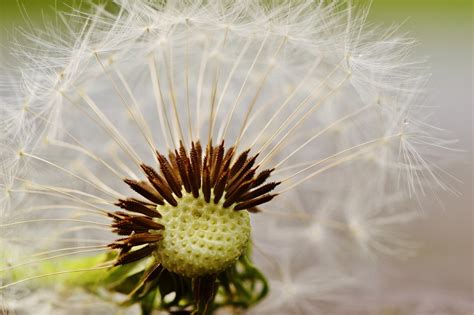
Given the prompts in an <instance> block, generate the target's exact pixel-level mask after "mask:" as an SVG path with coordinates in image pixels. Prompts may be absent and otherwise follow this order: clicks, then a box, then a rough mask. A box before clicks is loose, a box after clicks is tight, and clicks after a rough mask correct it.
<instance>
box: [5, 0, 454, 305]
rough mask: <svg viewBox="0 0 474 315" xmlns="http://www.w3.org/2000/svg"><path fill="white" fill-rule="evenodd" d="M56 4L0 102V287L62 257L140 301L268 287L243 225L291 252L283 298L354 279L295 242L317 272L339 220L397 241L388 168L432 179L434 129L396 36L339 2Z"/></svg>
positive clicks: (397, 194)
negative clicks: (300, 259)
mask: <svg viewBox="0 0 474 315" xmlns="http://www.w3.org/2000/svg"><path fill="white" fill-rule="evenodd" d="M59 17H61V19H62V20H63V22H64V25H63V27H62V28H61V30H60V31H57V32H56V31H54V29H53V28H48V29H47V30H46V31H45V32H36V33H35V34H34V35H27V36H28V37H27V38H28V39H29V40H30V44H31V45H30V47H28V48H24V45H22V46H20V47H19V49H18V52H17V53H18V55H19V56H20V59H22V64H23V65H22V66H21V68H20V70H19V71H18V75H19V76H20V77H21V79H20V80H19V82H18V83H16V84H14V85H13V87H14V91H15V93H13V94H14V96H8V98H5V99H4V100H2V102H1V107H0V110H1V113H2V117H5V119H4V120H3V121H2V123H1V124H2V125H1V129H2V130H4V131H5V132H4V133H3V135H2V138H1V139H0V140H1V148H2V149H1V150H2V151H1V155H2V169H3V174H5V176H4V179H3V181H4V182H2V186H1V187H2V188H3V191H4V196H5V197H4V198H3V200H4V202H3V204H4V207H3V209H2V213H5V218H4V219H3V221H4V223H3V224H2V225H1V226H2V228H3V229H4V230H5V232H4V235H2V238H3V239H4V242H5V248H8V249H7V250H8V251H11V252H9V253H13V250H15V251H17V254H15V255H9V256H10V257H8V258H7V264H4V265H5V266H4V267H3V270H2V272H3V274H6V275H7V276H6V277H3V278H4V281H6V284H5V285H3V286H2V287H0V288H1V289H3V290H7V289H9V288H13V287H15V285H20V284H27V283H28V280H31V281H32V280H39V279H43V278H45V277H46V276H50V277H51V276H58V275H68V276H67V277H65V278H64V279H63V281H62V282H61V283H62V285H63V286H66V287H69V286H73V287H74V286H76V287H77V286H78V287H84V288H86V289H87V290H89V291H90V292H93V293H94V294H95V295H101V294H102V291H101V290H102V289H104V288H105V289H107V290H108V291H110V292H115V293H120V294H123V295H125V297H126V299H125V300H122V303H123V304H133V303H140V304H141V307H142V310H143V312H144V313H146V312H151V310H152V309H155V308H158V309H166V310H168V311H186V312H191V311H193V310H194V311H196V312H198V313H206V312H212V311H214V310H216V309H218V308H220V307H228V306H231V305H233V306H235V307H242V308H249V307H251V306H253V305H254V304H257V303H258V302H259V301H260V300H261V299H263V298H264V297H265V295H266V294H267V291H268V287H267V281H266V280H265V278H264V277H263V275H262V273H261V272H260V271H259V270H258V269H257V268H256V267H255V265H254V264H253V263H252V262H251V261H250V257H251V256H252V255H251V246H250V235H251V233H252V235H255V237H254V239H255V240H262V243H263V244H265V243H271V241H272V240H273V241H277V242H276V243H273V244H267V246H266V248H265V249H264V250H263V252H270V253H269V254H270V256H272V257H274V258H273V259H276V260H278V261H280V262H283V261H284V262H285V264H284V265H286V267H288V268H286V269H284V270H283V271H284V272H283V275H284V276H283V278H282V279H280V280H281V281H280V280H278V278H271V279H270V284H272V283H279V281H280V282H281V283H283V284H284V285H285V286H284V287H285V288H287V287H288V288H290V287H291V289H288V290H290V291H291V293H292V294H286V295H285V299H281V295H278V294H277V295H276V298H277V299H278V301H279V303H285V304H286V305H287V306H288V307H289V309H291V308H292V306H295V307H294V308H293V310H296V311H297V312H300V311H301V310H307V309H308V305H312V304H311V303H316V301H318V300H320V298H321V297H322V296H323V295H324V296H326V294H328V296H331V297H337V295H335V296H332V295H331V294H330V293H326V292H325V291H326V290H325V288H328V290H329V291H331V290H334V289H337V288H338V287H342V286H345V285H346V284H347V283H348V282H352V281H335V280H334V279H337V278H338V277H337V276H330V277H329V276H328V277H319V273H320V272H321V271H320V270H323V269H321V268H309V269H308V271H307V272H306V271H305V272H301V273H300V275H299V276H294V277H292V276H290V275H289V274H290V273H289V269H291V268H290V267H291V266H292V264H291V263H288V261H289V259H287V258H288V256H294V255H295V253H294V248H295V246H301V247H300V248H301V249H305V250H307V251H304V252H303V253H306V255H305V256H307V257H306V258H305V260H304V261H306V263H307V264H316V263H321V265H322V266H326V267H327V268H330V270H331V274H333V273H334V272H336V273H337V272H341V273H343V269H344V268H341V269H340V270H338V269H336V268H335V267H334V265H332V266H331V264H328V263H327V261H331V260H332V258H333V256H335V257H336V256H337V255H336V254H335V253H336V252H340V248H343V247H345V246H348V245H347V242H346V239H347V237H348V236H349V239H350V240H355V242H354V243H355V244H357V246H360V248H362V249H363V250H364V251H365V252H369V253H370V254H372V252H378V251H382V252H386V253H399V251H398V250H397V249H396V248H395V249H393V248H392V247H397V246H398V245H400V243H401V242H398V241H397V240H396V239H394V238H393V234H392V233H391V232H387V229H386V227H387V225H392V224H398V223H403V221H405V220H408V219H411V218H412V216H411V215H405V214H394V213H395V210H394V209H393V207H392V206H393V205H395V203H394V202H393V201H395V200H399V199H402V200H403V199H404V198H405V197H406V195H404V191H403V188H402V186H404V185H399V186H397V185H396V183H397V180H398V182H400V183H403V182H407V183H408V185H406V186H407V188H408V189H407V191H408V193H411V194H415V195H416V192H417V191H421V190H423V189H425V187H426V186H425V177H423V176H426V174H427V176H426V177H427V178H428V179H432V180H433V179H434V180H435V181H437V182H439V183H441V181H439V180H438V177H437V174H436V173H435V171H436V170H437V169H436V168H435V167H434V166H432V164H431V163H430V162H429V161H428V160H427V159H426V157H425V156H424V155H421V153H420V152H422V151H421V150H423V147H427V148H428V149H429V148H433V147H436V146H439V145H441V144H442V143H441V142H439V140H437V139H435V138H434V137H433V136H431V134H430V131H431V130H430V127H429V126H428V125H427V123H425V122H424V118H425V117H423V116H421V117H420V114H421V115H423V113H422V112H420V111H419V105H420V91H421V89H422V86H423V84H424V82H425V80H426V77H424V76H423V75H420V74H418V71H417V69H416V67H415V66H414V63H413V62H412V61H411V59H410V56H409V51H410V49H411V47H412V44H413V42H412V41H411V40H408V39H406V38H403V37H397V36H395V35H393V30H389V31H387V32H380V31H378V30H374V29H372V30H371V29H368V28H366V26H365V19H366V13H365V12H362V13H358V14H357V12H356V11H355V10H354V8H352V6H351V5H350V4H347V3H342V4H340V3H337V2H334V3H332V4H326V3H324V2H320V3H315V2H313V1H300V2H297V3H292V2H288V3H286V2H285V3H280V4H271V5H270V4H265V3H262V2H260V1H215V2H205V1H203V2H187V1H169V2H164V3H160V4H156V3H148V2H146V1H131V0H120V1H117V2H116V7H114V8H113V9H112V10H105V8H104V7H101V6H97V7H96V8H95V11H94V12H93V13H85V12H74V13H73V14H70V15H65V14H60V15H59ZM3 156H4V158H3ZM426 156H427V155H426ZM400 178H402V179H403V180H399V179H400ZM441 185H443V184H441ZM443 187H445V188H449V187H447V186H443ZM331 208H333V209H334V208H336V209H340V211H333V213H331V214H330V213H329V212H327V211H326V209H331ZM252 212H261V213H258V214H255V215H254V214H253V213H252ZM249 213H250V214H249ZM258 216H262V217H265V218H267V217H268V216H270V217H273V216H274V217H280V218H285V219H284V220H277V221H274V220H276V219H275V218H273V219H261V220H264V221H265V222H261V223H260V224H252V227H251V224H250V220H259V219H258ZM253 217H257V218H255V219H254V218H253ZM301 217H302V218H303V220H298V218H301ZM307 226H308V227H307ZM290 231H291V232H290ZM334 231H335V232H337V233H342V234H343V236H342V237H340V236H338V237H337V238H336V239H340V240H341V241H337V242H334V244H332V242H327V241H325V239H326V237H327V236H329V235H331V234H332V233H334ZM262 232H264V233H262ZM308 233H313V234H312V235H313V237H310V236H308ZM387 233H388V234H387ZM265 239H266V240H265ZM268 239H270V240H268ZM343 239H344V240H343ZM296 241H298V243H296ZM311 242H313V243H311ZM314 242H316V243H318V242H319V243H320V244H324V247H325V248H324V250H323V251H321V252H322V253H324V255H322V257H317V258H316V257H312V256H313V255H312V254H311V251H312V250H313V249H314V248H315V246H316V245H315V244H314ZM258 244H259V243H258V242H256V245H255V247H258V246H259V245H258ZM295 244H298V245H295ZM339 245H340V246H342V247H338V246H339ZM349 246H353V245H352V244H351V245H349ZM95 252H103V254H102V255H99V256H92V258H91V257H86V258H84V259H82V260H81V259H76V258H69V256H71V257H75V255H80V254H87V253H89V254H90V253H95ZM28 257H29V258H28ZM8 264H11V266H10V265H8ZM56 264H59V268H58V265H56ZM25 266H31V267H32V269H31V270H28V269H25ZM328 266H329V267H328ZM302 270H303V269H302ZM28 271H31V274H29V272H28ZM299 271H301V270H299ZM301 275H302V276H301ZM341 277H342V276H341ZM323 278H324V279H323ZM326 278H327V279H326ZM46 279H47V278H46ZM318 279H323V280H318ZM344 279H346V278H344ZM46 281H47V280H46ZM295 281H302V282H300V283H298V282H297V283H296V284H295ZM318 281H321V283H322V282H324V283H325V284H324V290H323V289H322V290H321V292H323V291H324V294H323V293H321V296H318V295H317V294H318V293H317V292H316V291H315V290H314V288H315V287H317V286H318ZM305 282H308V283H309V284H305ZM177 284H179V285H177ZM44 285H45V282H43V283H42V284H41V286H44ZM276 286H279V285H278V284H277V285H276ZM270 290H271V287H270ZM288 290H286V291H285V293H288V292H289V291H288ZM270 292H272V291H270ZM274 292H275V291H274ZM270 294H272V293H270ZM271 297H272V295H270V299H269V300H267V301H272V300H271ZM330 300H337V298H334V299H330ZM273 301H275V300H273ZM337 301H338V300H337ZM299 303H302V304H299ZM308 303H309V304H308ZM270 304H272V305H280V304H278V303H270ZM303 304H304V305H305V306H303Z"/></svg>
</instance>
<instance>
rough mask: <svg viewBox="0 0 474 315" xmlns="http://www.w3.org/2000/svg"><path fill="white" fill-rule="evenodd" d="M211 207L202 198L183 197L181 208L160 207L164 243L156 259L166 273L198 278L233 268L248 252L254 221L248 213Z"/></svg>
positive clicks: (185, 195)
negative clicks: (251, 224) (251, 226)
mask: <svg viewBox="0 0 474 315" xmlns="http://www.w3.org/2000/svg"><path fill="white" fill-rule="evenodd" d="M222 204H223V200H221V201H220V202H219V203H218V204H214V203H213V202H212V198H211V202H210V203H207V202H206V201H205V200H204V197H202V194H201V195H200V196H199V197H198V198H194V196H193V195H192V194H187V193H185V194H183V197H182V198H180V199H178V206H176V207H173V206H171V205H168V204H166V205H164V206H158V207H157V210H158V211H159V212H160V213H161V215H162V218H160V219H156V221H157V222H159V223H161V224H163V225H164V226H165V229H164V230H163V231H161V232H160V233H162V235H163V239H162V240H161V241H160V242H159V243H158V247H157V250H156V251H155V257H156V258H157V260H158V261H159V262H160V263H161V264H162V265H163V267H165V268H166V269H168V270H170V271H172V272H175V273H177V274H180V275H183V276H186V277H191V278H196V277H200V276H204V275H208V274H214V273H219V272H221V271H223V270H225V269H226V268H228V267H230V266H231V265H232V264H233V263H234V262H235V261H236V260H237V259H238V258H239V257H240V256H241V255H242V253H243V252H244V250H245V249H246V248H247V245H248V242H249V239H250V218H249V213H248V212H247V211H246V210H242V211H234V210H233V207H229V208H224V207H223V205H222Z"/></svg>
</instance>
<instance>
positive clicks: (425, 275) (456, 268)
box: [0, 0, 474, 315]
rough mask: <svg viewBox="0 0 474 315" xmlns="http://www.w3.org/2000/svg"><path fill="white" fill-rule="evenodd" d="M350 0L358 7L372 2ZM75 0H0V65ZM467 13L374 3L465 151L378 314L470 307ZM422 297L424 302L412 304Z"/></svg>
mask: <svg viewBox="0 0 474 315" xmlns="http://www.w3.org/2000/svg"><path fill="white" fill-rule="evenodd" d="M353 2H354V3H355V4H356V5H359V4H360V5H361V6H363V5H366V4H367V3H368V2H369V1H357V0H354V1H353ZM77 3H78V1H75V3H74V1H72V0H69V1H66V0H56V1H54V0H18V1H17V0H0V63H2V64H5V63H4V62H5V60H6V58H7V56H6V51H7V50H8V46H9V44H8V43H9V41H11V40H13V39H14V37H15V36H14V30H15V28H17V27H19V26H24V25H27V24H28V23H29V22H28V23H27V22H26V21H27V20H28V19H31V23H32V24H35V25H39V26H40V25H41V21H42V16H46V17H47V16H48V15H50V14H51V12H52V8H54V7H57V8H59V9H65V10H70V7H71V6H74V5H77ZM472 16H473V7H472V2H471V1H470V0H373V1H372V4H371V13H370V15H369V22H371V23H376V24H384V25H386V26H390V25H392V24H400V23H402V24H401V26H400V32H405V31H407V32H409V33H410V35H411V36H413V37H415V38H416V39H417V40H418V41H419V45H418V46H417V47H416V51H415V54H416V56H418V57H420V58H427V65H428V66H429V67H430V69H431V72H432V80H431V81H430V84H429V86H428V93H427V94H428V99H427V103H428V104H430V105H432V106H433V107H435V108H436V112H435V115H434V116H433V119H432V120H433V122H434V124H435V125H437V126H439V127H441V128H443V129H446V130H448V131H449V134H447V136H448V137H450V138H454V139H458V140H459V142H458V143H457V144H456V145H455V147H456V148H458V149H461V150H463V151H464V152H462V153H454V152H453V153H449V152H446V154H445V155H446V156H445V158H442V159H441V160H440V162H441V163H442V164H443V167H444V168H445V169H446V170H447V171H448V172H450V173H451V174H453V175H454V176H456V177H458V178H459V179H460V180H461V181H462V184H461V183H460V184H457V186H456V187H457V189H458V191H459V192H460V193H461V196H460V197H456V196H453V195H452V194H450V193H444V192H440V197H441V200H442V202H443V205H444V207H443V206H440V205H439V204H437V203H435V202H432V203H431V202H429V200H428V201H427V204H426V206H425V209H424V211H425V212H426V218H425V219H424V221H422V222H421V223H420V222H418V223H417V224H416V225H414V226H412V227H410V232H411V234H413V235H414V236H415V237H416V238H417V240H419V241H420V242H422V244H423V246H422V247H421V250H420V254H419V256H418V257H416V258H415V259H410V260H407V261H403V262H402V261H399V262H393V266H391V268H389V270H393V271H390V272H387V276H386V277H387V279H383V281H382V282H383V283H385V286H386V290H383V294H381V296H374V297H373V300H372V301H366V302H367V303H371V304H374V303H375V304H378V305H379V306H380V310H381V311H380V312H377V313H378V314H380V313H381V312H383V313H384V314H392V315H395V314H402V313H403V314H404V313H405V312H409V313H417V314H421V312H422V311H421V310H422V309H424V310H425V311H423V314H425V313H424V312H426V314H435V312H437V313H436V314H460V313H459V312H462V314H464V312H466V314H474V308H473V306H472V303H473V302H471V300H474V291H473V290H474V257H473V250H474V248H473V246H474V245H473V243H474V231H473V224H474V218H473V209H472V208H473V200H472V194H473V186H472V178H473V168H472V159H473V156H472V145H473V130H472V121H473V113H472V107H473V105H472V104H473V97H472V90H473V80H472V79H473V78H472V76H473V72H474V69H473V51H472V49H473V46H472V44H473V23H472ZM428 114H430V113H428V112H427V115H428ZM0 119H1V118H0ZM446 161H449V162H446ZM445 163H446V164H445ZM402 301H403V302H402ZM402 303H406V304H409V305H408V306H401V304H402ZM420 303H421V304H425V305H427V306H426V307H424V308H420V307H416V306H415V305H416V304H420ZM401 309H403V312H402V311H400V310H401ZM382 310H383V311H382ZM410 310H411V311H410Z"/></svg>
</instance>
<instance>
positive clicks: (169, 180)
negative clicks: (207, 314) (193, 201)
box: [109, 142, 280, 264]
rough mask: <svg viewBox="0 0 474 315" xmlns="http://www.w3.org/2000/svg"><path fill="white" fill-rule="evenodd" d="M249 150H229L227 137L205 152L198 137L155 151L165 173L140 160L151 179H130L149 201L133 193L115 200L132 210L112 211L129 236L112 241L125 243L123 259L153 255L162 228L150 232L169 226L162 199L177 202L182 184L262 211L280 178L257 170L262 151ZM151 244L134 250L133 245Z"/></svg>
mask: <svg viewBox="0 0 474 315" xmlns="http://www.w3.org/2000/svg"><path fill="white" fill-rule="evenodd" d="M249 153H250V150H246V151H244V152H243V153H241V154H240V155H237V154H236V152H235V149H234V147H231V148H229V149H228V150H226V149H225V147H224V142H222V143H221V144H220V145H217V146H213V145H212V143H210V144H208V145H207V147H206V150H205V153H204V154H203V152H202V148H201V145H200V143H199V142H192V143H191V149H190V150H189V152H187V150H186V148H185V147H184V145H183V144H182V143H180V147H179V149H177V150H175V151H174V152H170V153H169V155H168V158H166V157H165V156H164V155H162V154H160V153H159V152H156V157H157V160H158V163H159V166H160V173H159V172H158V171H156V170H155V169H154V168H153V167H150V166H148V165H145V164H141V168H142V170H143V172H144V174H145V176H146V177H147V180H134V179H125V180H124V181H125V183H127V184H128V185H129V186H130V188H132V189H133V190H134V191H136V192H137V193H138V194H140V195H141V196H143V197H144V198H146V201H143V200H139V199H135V198H128V199H125V200H123V199H121V200H119V201H118V202H117V203H116V205H117V206H119V207H120V208H122V209H124V210H126V211H128V212H123V211H118V212H115V213H113V214H110V216H111V217H112V218H113V220H114V222H113V224H112V227H113V229H114V230H113V231H114V232H115V233H117V234H119V235H127V236H128V237H126V238H121V239H118V240H116V241H115V242H114V243H112V244H110V245H109V246H110V247H112V248H117V249H120V250H121V252H120V255H119V258H118V261H119V262H120V263H119V264H125V263H129V262H133V261H136V260H139V259H141V258H144V257H146V256H148V255H150V254H151V253H152V252H153V250H154V249H155V244H156V242H159V241H160V240H161V234H159V233H150V231H159V230H162V229H164V228H165V227H164V226H163V225H161V224H159V223H157V222H155V221H154V220H153V219H154V218H160V217H161V215H160V213H159V212H158V211H157V207H158V206H159V205H165V203H168V204H170V205H172V206H174V207H176V206H178V200H179V198H181V197H182V196H183V189H184V190H185V191H186V192H187V193H188V194H192V195H193V196H194V197H195V198H198V197H199V196H200V195H201V194H202V196H203V197H204V200H205V201H206V202H208V203H211V202H213V203H215V204H217V203H219V201H221V200H223V207H224V208H230V207H232V210H234V211H238V210H248V211H251V212H256V211H257V208H256V207H257V206H258V205H261V204H263V203H266V202H268V201H270V200H271V199H273V198H274V197H275V194H271V193H270V192H271V191H272V190H273V189H275V187H276V186H278V185H279V184H280V183H279V182H270V183H267V182H266V181H267V179H268V178H269V177H270V175H271V173H272V171H273V169H267V170H264V171H262V172H260V173H257V169H258V165H257V166H255V161H256V159H257V155H254V156H250V155H249ZM138 245H146V246H144V247H143V248H141V249H139V250H135V251H133V252H130V250H131V249H132V247H133V246H138Z"/></svg>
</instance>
